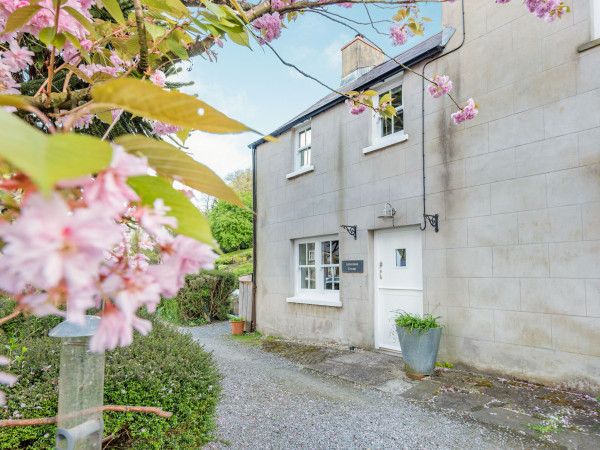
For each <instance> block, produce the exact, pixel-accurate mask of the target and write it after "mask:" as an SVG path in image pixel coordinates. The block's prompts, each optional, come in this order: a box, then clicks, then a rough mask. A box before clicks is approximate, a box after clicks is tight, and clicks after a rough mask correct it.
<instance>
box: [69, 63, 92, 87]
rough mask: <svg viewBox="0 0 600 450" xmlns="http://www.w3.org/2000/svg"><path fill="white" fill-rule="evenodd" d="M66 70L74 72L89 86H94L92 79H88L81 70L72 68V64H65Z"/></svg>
mask: <svg viewBox="0 0 600 450" xmlns="http://www.w3.org/2000/svg"><path fill="white" fill-rule="evenodd" d="M65 68H66V69H69V70H70V71H71V72H73V73H74V74H75V75H77V76H78V77H79V78H81V79H82V80H83V81H85V82H86V83H89V84H93V83H94V82H93V81H92V80H91V78H90V77H88V76H87V75H86V74H85V73H83V72H82V71H81V70H80V69H78V68H77V67H75V66H72V65H71V64H65Z"/></svg>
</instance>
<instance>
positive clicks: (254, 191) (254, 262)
mask: <svg viewBox="0 0 600 450" xmlns="http://www.w3.org/2000/svg"><path fill="white" fill-rule="evenodd" d="M256 198H257V195H256V146H252V319H251V320H252V323H251V325H250V329H251V330H252V331H254V330H255V329H256V217H257V214H258V213H257V211H258V208H257V204H256Z"/></svg>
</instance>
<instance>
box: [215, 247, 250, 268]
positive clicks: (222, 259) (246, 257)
mask: <svg viewBox="0 0 600 450" xmlns="http://www.w3.org/2000/svg"><path fill="white" fill-rule="evenodd" d="M251 260H252V249H251V248H248V249H245V250H238V251H235V252H229V253H225V254H224V255H221V256H219V257H218V258H217V259H215V264H222V265H224V266H229V265H231V264H239V263H245V262H248V261H251Z"/></svg>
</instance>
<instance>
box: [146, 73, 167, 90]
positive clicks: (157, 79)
mask: <svg viewBox="0 0 600 450" xmlns="http://www.w3.org/2000/svg"><path fill="white" fill-rule="evenodd" d="M150 81H151V82H152V83H153V84H155V85H157V86H160V87H165V84H166V78H165V74H164V72H163V71H162V70H155V71H154V73H153V74H152V75H150Z"/></svg>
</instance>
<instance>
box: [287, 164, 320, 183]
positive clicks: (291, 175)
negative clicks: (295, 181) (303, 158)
mask: <svg viewBox="0 0 600 450" xmlns="http://www.w3.org/2000/svg"><path fill="white" fill-rule="evenodd" d="M313 170H315V166H313V165H312V164H311V165H310V166H304V167H300V168H299V169H298V170H294V171H293V172H291V173H288V174H287V175H286V176H285V177H286V178H287V179H288V180H291V179H292V178H296V177H299V176H300V175H302V174H305V173H308V172H312V171H313Z"/></svg>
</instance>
